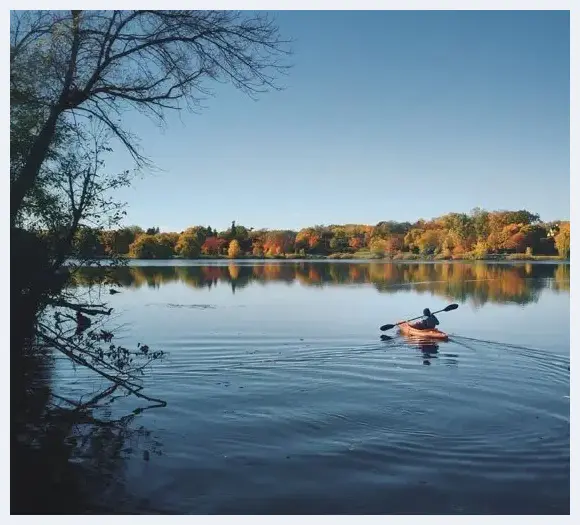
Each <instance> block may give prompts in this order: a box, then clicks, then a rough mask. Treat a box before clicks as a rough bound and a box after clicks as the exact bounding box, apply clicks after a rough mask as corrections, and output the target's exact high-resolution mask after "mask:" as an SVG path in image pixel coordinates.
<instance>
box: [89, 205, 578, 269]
mask: <svg viewBox="0 0 580 525" xmlns="http://www.w3.org/2000/svg"><path fill="white" fill-rule="evenodd" d="M77 246H78V250H79V251H81V252H85V254H86V255H92V256H103V255H104V256H107V255H110V254H128V255H129V256H130V257H138V258H170V257H173V256H178V257H183V258H197V257H200V256H202V257H229V258H238V257H259V258H262V257H268V258H286V257H291V256H303V257H305V256H310V257H322V256H330V257H333V256H344V257H348V256H349V255H350V256H352V255H353V254H355V253H357V252H360V253H361V254H362V253H367V254H371V255H373V256H375V257H388V258H394V259H397V258H404V256H414V257H419V258H423V257H428V258H435V259H463V258H476V259H477V258H486V257H493V256H497V255H504V256H507V255H510V254H514V255H517V254H527V255H528V256H529V255H551V256H555V255H558V254H559V255H560V256H561V257H564V258H568V257H569V256H570V222H568V221H562V222H550V223H544V222H542V221H541V220H540V217H539V216H538V215H537V214H533V213H531V212H528V211H526V210H517V211H486V210H482V209H479V208H478V209H475V210H473V211H472V212H471V213H470V214H465V213H449V214H446V215H442V216H441V217H436V218H434V219H431V220H424V219H419V220H417V221H416V222H414V223H409V222H396V221H381V222H379V223H378V224H376V225H375V226H370V225H363V224H343V225H330V226H324V225H316V226H311V227H308V228H303V229H302V230H299V231H292V230H266V229H260V230H255V229H253V228H246V227H244V226H241V225H236V224H235V222H232V224H231V227H230V228H228V229H227V230H224V231H221V232H218V231H217V230H215V229H213V228H211V227H210V226H208V227H204V226H194V227H190V228H187V229H186V230H184V231H182V232H180V233H175V232H160V231H159V228H148V229H146V230H143V229H141V228H138V227H131V228H123V229H119V230H110V231H103V232H98V231H91V230H87V231H83V232H81V233H79V235H78V240H77Z"/></svg>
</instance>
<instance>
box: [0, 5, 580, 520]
mask: <svg viewBox="0 0 580 525" xmlns="http://www.w3.org/2000/svg"><path fill="white" fill-rule="evenodd" d="M12 4H13V8H16V9H39V8H50V9H70V8H71V7H72V6H71V3H70V2H63V1H60V0H58V1H53V2H50V3H48V2H41V1H38V0H37V1H34V0H33V1H31V0H21V1H19V2H18V4H17V5H14V4H16V3H15V2H14V3H12ZM74 4H75V6H74V7H76V8H79V7H81V6H82V7H83V8H85V9H91V8H93V9H95V8H96V9H111V8H115V9H119V8H120V7H121V5H122V6H123V8H124V9H129V8H138V9H146V8H153V7H155V8H163V9H178V8H189V9H191V8H195V9H243V10H253V9H260V10H286V9H300V10H312V9H325V10H331V9H334V10H336V9H357V10H363V9H364V10H368V9H371V10H372V9H381V10H384V9H391V10H414V9H425V10H433V9H436V10H441V9H452V10H457V9H460V10H479V9H481V10H491V9H497V10H511V9H513V10H536V9H538V10H570V48H571V53H570V66H571V70H570V84H571V89H570V134H571V135H570V138H571V140H570V144H571V145H572V144H579V143H580V141H579V140H578V139H579V138H580V137H579V133H578V122H579V117H580V115H579V111H578V57H579V52H578V47H579V38H578V36H577V35H578V31H579V29H580V17H579V15H578V12H579V11H580V8H579V7H578V5H580V3H578V2H576V6H575V7H573V3H572V2H571V1H562V0H558V1H556V0H551V1H546V0H504V1H501V0H472V1H470V2H465V1H463V2H462V1H460V0H440V1H433V0H432V1H429V0H408V1H406V2H397V1H393V0H383V1H377V0H375V1H371V0H357V1H350V2H347V1H344V0H332V1H331V0H317V1H314V0H311V1H305V0H277V1H276V2H274V1H270V2H265V1H263V0H246V1H244V2H242V1H240V0H237V1H232V0H229V1H223V0H213V1H211V2H210V1H203V2H199V1H195V0H194V1H190V2H187V1H185V0H180V1H170V0H166V1H164V2H159V1H154V2H153V1H151V0H140V1H136V0H125V1H124V2H119V0H117V1H115V2H112V1H110V0H100V1H98V2H97V1H83V2H78V1H77V2H74ZM79 4H80V5H79ZM2 27H3V28H4V30H3V31H2V34H4V35H8V34H9V28H10V21H9V13H8V12H5V16H4V17H3V19H2ZM2 60H3V70H4V71H5V72H7V71H8V70H9V54H8V49H7V47H6V48H5V51H4V54H3V59H2ZM4 78H5V80H4V83H3V86H2V96H3V99H4V101H5V102H4V104H3V113H4V115H5V117H6V118H5V119H3V122H5V123H8V122H9V87H8V78H9V77H8V75H6V77H4ZM2 139H3V144H4V146H3V149H2V156H3V159H4V162H3V165H4V166H8V164H9V128H8V125H7V124H5V125H4V126H3V127H2ZM573 167H575V168H577V167H578V153H577V152H576V151H575V149H574V148H573V147H571V156H570V172H571V173H572V171H573ZM2 180H3V184H4V187H5V190H4V191H2V192H1V194H0V198H1V199H2V201H3V204H4V205H3V206H2V209H3V210H4V213H5V215H6V219H5V221H4V223H3V224H4V227H3V229H2V235H3V237H4V239H5V241H4V243H3V245H4V246H8V243H9V226H8V225H9V220H8V210H9V206H10V205H9V191H10V189H9V180H8V176H7V174H5V176H4V177H3V179H2ZM547 187H548V188H549V184H547ZM579 190H580V188H579V187H578V182H577V179H576V178H575V177H571V180H570V192H571V196H572V195H575V196H578V195H580V192H579ZM547 198H549V193H548V195H547ZM572 201H573V199H572V197H571V198H570V219H571V222H572V223H574V224H576V222H575V221H576V217H577V209H576V208H575V207H574V206H573V202H572ZM572 238H573V239H578V235H577V233H576V229H575V227H573V228H572ZM572 244H573V245H574V246H576V244H575V241H572ZM573 253H574V254H573V255H572V259H571V261H572V262H571V264H572V265H573V264H574V262H573V261H574V260H575V257H576V255H575V252H574V250H573ZM0 261H1V264H2V265H3V267H4V271H3V272H2V275H3V276H4V279H3V282H2V289H3V291H4V292H5V293H4V294H3V295H4V297H7V296H9V282H8V279H7V276H8V275H9V262H8V258H7V257H6V256H4V257H2V258H1V259H0ZM571 273H573V272H571ZM576 283H577V281H576V280H575V278H573V277H572V278H571V283H570V285H571V289H570V320H571V321H572V319H578V318H579V315H580V311H579V309H578V304H577V300H576V298H577V294H576V292H577V285H576ZM2 309H3V310H4V312H3V313H4V314H7V313H9V312H8V307H7V306H6V303H5V302H4V304H3V305H2ZM1 318H2V325H3V330H2V334H3V337H4V338H5V341H6V344H5V345H3V349H4V352H6V353H8V350H9V317H8V315H2V316H1ZM571 326H572V324H571ZM579 346H580V345H579V344H578V342H577V340H571V348H570V354H571V356H570V361H571V362H572V361H574V360H575V357H573V356H574V353H575V352H574V351H575V350H577V349H578V347H579ZM572 369H573V370H574V373H575V374H576V373H577V364H576V362H574V363H573V364H572V363H571V370H572ZM2 375H3V377H2V382H1V384H2V387H3V389H4V392H3V393H4V395H3V396H2V399H3V400H4V401H5V406H6V407H7V409H8V410H9V402H8V400H9V367H7V366H3V367H2ZM574 385H577V383H576V382H574V381H573V380H571V389H575V390H576V391H577V390H578V388H577V387H574ZM575 393H576V392H574V394H575ZM570 397H571V399H575V395H572V394H571V396H570ZM572 406H573V404H572V403H571V407H572ZM8 410H6V412H5V413H7V412H8ZM570 410H571V428H570V447H571V450H570V470H571V486H572V487H573V486H578V483H577V472H578V468H577V467H578V459H577V458H578V456H577V454H576V453H572V449H574V450H575V451H576V450H577V449H578V447H577V442H578V441H577V439H575V438H577V437H578V435H579V434H578V432H577V429H576V421H577V420H576V418H574V417H573V416H572V408H571V409H570ZM2 425H3V426H4V428H5V431H4V432H2V433H1V435H2V440H3V444H4V446H3V447H2V452H3V463H4V468H3V469H2V471H3V474H4V475H3V479H2V489H3V490H2V496H3V497H2V507H3V509H5V514H9V508H10V493H9V483H10V482H9V465H10V455H9V428H6V427H8V426H9V422H8V418H6V417H4V418H3V422H2ZM570 494H571V499H570V511H571V515H572V516H573V515H575V514H577V512H578V505H577V504H576V501H575V499H574V498H573V497H572V494H574V490H571V492H570ZM417 504H418V506H420V501H418V502H417ZM11 519H14V520H16V519H19V520H26V521H30V522H31V523H32V522H33V521H34V522H37V521H38V519H39V518H36V517H11ZM41 519H42V520H43V521H48V522H49V523H50V522H52V523H59V524H62V523H63V521H69V520H70V521H71V522H72V521H77V520H78V518H77V517H75V516H71V517H60V516H58V517H52V516H51V517H43V518H41ZM82 519H83V520H86V521H88V522H93V521H94V522H95V523H96V522H97V521H101V520H102V518H101V517H99V516H86V517H83V518H82ZM108 519H109V520H111V521H118V522H121V521H122V522H123V523H124V524H126V523H127V522H133V521H143V520H146V521H155V522H156V523H157V522H159V523H160V522H161V521H162V520H163V521H165V520H167V519H171V520H187V519H188V517H155V516H134V517H133V516H122V517H113V518H108ZM189 519H191V520H195V521H196V522H198V523H199V522H203V523H224V522H226V521H227V522H228V523H230V522H237V523H248V524H252V525H255V524H257V523H264V524H266V523H268V524H270V523H273V522H276V523H299V522H300V523H304V521H307V522H308V521H311V520H312V521H316V522H317V523H324V522H327V523H332V524H333V525H336V524H338V523H347V522H348V523H351V522H357V523H358V522H365V523H384V522H385V521H386V520H388V521H389V522H391V523H415V522H417V521H420V522H430V523H441V524H446V525H447V524H448V523H449V521H450V520H452V521H454V522H457V521H461V522H470V523H477V522H482V523H484V522H485V523H488V522H489V520H490V517H489V516H477V517H463V516H449V517H444V516H408V517H404V516H372V517H371V516H368V517H355V516H353V517H348V516H320V517H318V516H317V517H299V516H296V517H287V516H280V517H275V516H256V517H254V516H211V517H209V516H207V517H206V516H195V517H192V518H189ZM497 519H498V520H499V521H501V522H509V523H517V522H521V523H524V522H525V523H526V524H527V525H530V524H531V523H539V522H541V523H544V522H545V521H548V520H549V521H550V522H552V523H556V522H560V521H562V522H563V521H566V522H568V521H569V520H570V519H571V518H570V517H560V516H551V517H549V518H545V517H541V516H525V517H524V516H519V517H505V516H502V517H498V518H497Z"/></svg>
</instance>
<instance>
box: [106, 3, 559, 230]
mask: <svg viewBox="0 0 580 525" xmlns="http://www.w3.org/2000/svg"><path fill="white" fill-rule="evenodd" d="M276 18H277V22H278V24H279V26H280V30H281V33H282V36H284V37H290V38H293V39H295V42H294V44H293V50H294V56H293V57H292V63H293V64H294V67H293V68H292V69H291V70H290V71H289V74H288V76H287V77H285V78H283V79H282V82H283V83H284V85H285V86H286V89H285V90H284V91H282V92H271V93H268V94H266V95H263V96H261V97H260V99H259V100H258V101H257V102H255V101H253V100H251V99H250V98H249V97H247V96H246V95H243V94H242V93H240V92H238V91H236V90H235V88H233V87H232V86H223V85H217V86H215V85H214V86H212V87H213V88H214V89H215V93H216V96H215V97H213V98H210V99H208V100H207V101H206V103H205V105H206V109H205V110H203V112H202V113H201V114H186V113H184V114H182V115H181V117H178V116H176V115H172V116H170V117H169V118H168V125H167V128H166V129H165V130H164V131H162V130H160V129H159V128H158V127H156V125H155V124H153V123H151V122H150V121H147V120H144V119H143V118H142V117H140V116H137V115H134V114H127V116H126V124H128V125H129V126H130V127H131V128H132V129H133V130H134V131H136V132H137V133H138V135H139V137H140V138H141V146H142V149H143V151H144V152H145V153H146V154H147V155H148V156H149V157H150V158H151V160H152V161H153V162H154V163H155V165H156V166H157V167H159V168H160V170H162V171H159V172H155V173H146V174H145V176H144V177H143V178H142V179H139V180H137V181H136V182H135V184H134V186H133V188H131V189H128V190H123V192H122V193H120V194H119V197H120V198H122V199H124V200H126V201H127V202H128V204H129V207H128V209H127V212H128V217H127V221H126V224H138V225H140V226H142V227H151V226H159V227H160V228H161V229H162V230H165V231H181V230H183V229H184V228H186V227H188V226H192V225H197V224H203V225H208V224H209V225H211V226H212V227H215V228H217V229H218V230H219V229H223V228H226V227H227V226H229V224H230V223H231V221H232V220H235V221H236V222H237V223H238V224H243V225H245V226H253V227H256V228H260V227H266V228H292V229H299V228H301V227H304V226H308V225H314V224H340V223H364V224H375V223H377V222H379V221H381V220H398V221H406V220H408V221H414V220H416V219H418V218H425V219H428V218H431V217H435V216H437V215H441V214H443V213H447V212H450V211H456V212H462V211H463V212H469V210H471V209H472V208H474V207H476V206H479V207H483V208H486V209H520V208H526V209H528V210H530V211H533V212H536V213H539V214H540V215H541V217H542V219H544V220H554V219H559V218H562V219H568V218H569V214H570V189H569V188H570V186H569V184H570V161H569V157H570V138H569V129H570V127H569V124H570V116H569V110H570V72H569V66H570V53H569V45H570V33H569V14H568V12H547V11H536V12H534V11H521V12H506V11H480V12H474V11H471V12H470V11H466V12H453V11H405V12H401V11H383V12H368V11H367V12H322V11H321V12H297V11H295V12H292V11H287V12H279V13H276ZM127 160H128V159H127V155H126V154H125V153H124V152H122V151H118V152H116V153H115V154H114V157H113V159H112V161H111V162H110V164H109V167H110V168H116V167H123V168H125V167H127Z"/></svg>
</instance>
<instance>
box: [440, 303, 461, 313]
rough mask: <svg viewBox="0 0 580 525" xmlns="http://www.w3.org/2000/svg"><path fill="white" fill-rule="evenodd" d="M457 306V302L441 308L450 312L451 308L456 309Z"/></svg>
mask: <svg viewBox="0 0 580 525" xmlns="http://www.w3.org/2000/svg"><path fill="white" fill-rule="evenodd" d="M458 308H459V305H458V304H450V305H449V306H447V307H446V308H444V309H443V311H444V312H450V311H451V310H457V309H458Z"/></svg>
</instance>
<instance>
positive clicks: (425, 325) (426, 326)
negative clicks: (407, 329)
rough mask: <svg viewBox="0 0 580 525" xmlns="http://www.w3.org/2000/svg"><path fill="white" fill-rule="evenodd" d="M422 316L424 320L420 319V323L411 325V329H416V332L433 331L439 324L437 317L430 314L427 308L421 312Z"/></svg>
mask: <svg viewBox="0 0 580 525" xmlns="http://www.w3.org/2000/svg"><path fill="white" fill-rule="evenodd" d="M423 315H424V316H425V317H426V319H422V320H421V321H418V322H417V323H415V324H413V328H417V329H418V330H433V328H435V327H436V326H437V325H438V324H439V319H437V317H435V316H434V315H433V314H432V313H431V310H429V308H425V310H423Z"/></svg>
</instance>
